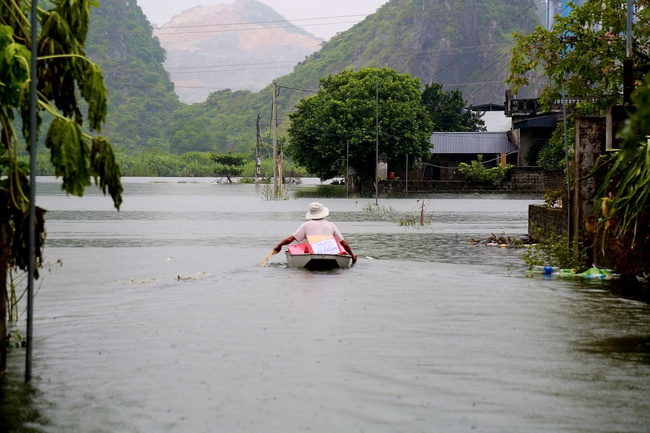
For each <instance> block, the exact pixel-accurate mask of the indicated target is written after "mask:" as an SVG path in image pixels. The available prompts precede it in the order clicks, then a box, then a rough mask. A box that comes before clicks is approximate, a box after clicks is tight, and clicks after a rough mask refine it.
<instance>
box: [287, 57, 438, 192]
mask: <svg viewBox="0 0 650 433" xmlns="http://www.w3.org/2000/svg"><path fill="white" fill-rule="evenodd" d="M296 108H297V111H296V112H294V113H292V114H290V115H289V117H290V119H291V125H290V127H289V129H288V134H289V136H290V140H291V142H290V144H289V145H288V146H287V149H286V151H287V154H288V155H289V156H290V157H291V158H292V159H293V160H294V161H295V162H296V163H297V164H299V165H302V166H304V167H305V168H306V169H307V171H309V172H310V173H312V174H314V175H316V176H318V177H320V178H321V179H331V178H332V177H334V176H336V175H340V174H341V173H343V172H344V168H345V162H346V159H347V161H348V164H349V166H350V167H353V168H354V169H355V170H356V173H357V175H358V176H359V178H360V185H362V184H363V183H364V181H368V180H370V179H372V178H374V176H375V170H376V147H377V142H378V148H379V154H380V155H382V156H385V157H387V158H388V159H389V160H390V161H391V164H394V166H395V167H396V168H400V167H404V166H405V165H406V164H405V160H406V159H407V158H406V156H407V155H408V161H409V166H410V167H412V166H413V165H414V164H415V162H416V161H417V160H418V159H421V158H425V157H428V155H429V152H430V147H431V143H430V140H431V134H432V133H433V124H432V122H431V119H430V118H429V116H428V114H427V112H426V110H425V108H424V106H423V105H422V93H421V92H420V81H419V80H418V79H417V78H412V77H410V76H409V75H406V74H398V73H397V72H395V71H393V70H390V69H386V68H384V69H374V68H362V69H360V70H358V71H356V72H355V71H353V70H351V69H348V70H344V71H342V72H340V73H339V74H337V75H329V76H327V77H325V78H322V79H321V80H320V84H319V90H318V92H317V93H316V95H314V96H311V97H308V98H305V99H302V100H301V101H300V102H299V103H298V105H297V107H296ZM377 123H378V124H377ZM348 143H349V145H348Z"/></svg>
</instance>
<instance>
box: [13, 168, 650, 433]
mask: <svg viewBox="0 0 650 433" xmlns="http://www.w3.org/2000/svg"><path fill="white" fill-rule="evenodd" d="M48 188H49V189H48ZM39 191H41V193H42V195H41V196H40V201H41V202H40V203H39V204H40V205H42V206H43V207H45V208H47V209H48V210H49V212H48V214H47V216H48V221H47V230H48V245H47V247H46V251H45V254H46V259H47V260H50V261H54V260H57V259H61V260H62V262H63V264H64V265H63V267H60V268H59V267H57V268H55V269H52V271H51V272H47V273H45V275H44V279H43V287H42V289H41V290H40V292H39V294H38V296H37V300H36V312H37V318H36V323H35V348H36V353H35V366H34V367H35V379H34V380H33V384H32V386H33V387H34V390H35V392H29V391H25V392H23V397H20V396H21V391H20V390H18V391H15V390H14V389H13V388H11V387H6V386H5V388H4V389H5V396H6V395H9V394H10V393H11V394H13V393H15V395H17V396H18V400H13V401H10V400H9V399H7V398H6V397H5V400H4V402H5V403H4V408H9V411H11V410H12V408H14V409H15V407H14V406H15V405H16V404H20V405H23V404H24V406H25V408H26V409H27V412H24V413H26V414H28V415H27V416H26V417H24V418H23V419H24V420H30V419H31V420H32V421H33V422H35V423H36V424H29V423H28V424H24V425H26V427H21V428H26V429H27V428H36V426H37V425H39V424H40V425H42V426H43V428H42V430H45V431H48V432H53V433H59V432H68V431H84V432H85V431H94V432H99V433H103V432H107V433H108V432H115V431H121V432H151V431H156V432H159V431H173V432H189V431H192V432H212V431H237V432H259V431H264V432H287V431H299V430H310V431H315V432H329V431H372V432H380V433H381V432H395V431H444V432H452V433H453V432H467V431H471V430H476V431H484V432H506V433H508V432H513V433H514V432H521V431H526V432H540V433H542V432H544V433H546V432H549V431H563V432H584V431H589V432H611V431H626V432H646V431H647V430H648V429H647V426H648V425H650V403H649V402H648V400H647V398H646V396H647V393H648V391H650V365H648V341H650V320H649V319H648V317H650V307H649V306H648V304H647V303H643V302H638V301H636V300H630V299H625V298H622V297H620V296H617V295H616V293H614V292H612V290H611V284H612V282H609V281H583V280H576V279H573V280H559V279H543V278H541V277H540V278H525V277H524V276H523V270H524V268H525V265H524V264H523V262H522V261H521V253H522V250H520V249H516V248H488V247H484V246H478V247H477V246H473V245H472V244H470V243H469V242H468V240H469V239H470V238H480V237H488V236H490V235H491V234H496V235H499V234H501V233H502V232H505V233H506V235H510V236H513V237H516V236H522V235H524V234H525V233H526V231H527V221H526V218H527V213H526V212H527V206H528V204H529V203H531V200H529V199H520V198H513V197H503V196H492V197H489V198H484V197H480V198H478V197H474V196H472V197H450V196H431V197H426V198H425V209H426V211H425V217H426V218H428V219H427V223H426V224H423V225H422V226H420V225H418V224H415V225H403V224H400V220H408V219H411V220H412V219H415V220H416V221H417V220H418V218H419V216H420V210H421V209H422V207H421V205H422V202H421V201H418V199H403V200H397V199H392V200H381V201H380V207H379V208H376V207H375V206H374V205H373V203H372V200H363V199H350V200H345V199H327V201H326V205H327V206H328V207H329V208H330V210H331V218H330V219H331V220H332V221H334V222H336V223H337V225H338V226H339V228H340V229H341V231H342V232H343V234H344V235H345V237H346V238H347V239H348V241H349V242H350V244H351V245H352V246H353V248H354V250H355V252H356V253H358V254H359V255H360V256H361V258H360V259H359V262H358V263H357V264H356V265H355V266H354V267H353V268H352V269H346V270H339V271H333V272H305V271H303V270H299V269H291V268H287V267H286V263H285V261H284V258H283V256H282V255H277V256H274V258H273V259H272V261H271V263H270V266H268V267H264V268H261V267H259V263H260V261H261V260H262V259H263V258H264V257H265V256H266V255H267V254H268V253H269V251H270V249H271V248H272V247H273V246H274V245H276V244H277V242H278V241H279V240H280V239H282V238H284V237H286V236H287V235H288V234H289V233H291V232H292V231H293V230H294V229H295V228H296V227H297V225H298V224H299V223H301V222H302V221H303V219H304V212H305V209H306V208H307V204H308V203H309V202H310V201H311V200H312V198H295V197H293V196H292V197H291V198H290V199H289V200H282V201H267V200H264V199H263V198H261V190H260V189H258V188H256V187H255V186H254V185H245V186H244V185H233V186H232V188H231V186H226V185H211V184H210V183H208V182H205V183H201V182H198V183H174V182H172V181H166V182H162V183H147V182H144V181H143V180H138V181H134V182H127V183H126V184H125V191H127V193H126V196H125V202H124V207H123V210H122V211H121V212H120V213H116V212H114V211H112V210H111V208H110V204H109V203H107V202H108V200H107V199H105V198H103V197H101V195H100V194H94V195H93V194H89V196H88V197H85V198H84V199H83V200H81V201H80V200H76V199H74V198H69V197H65V196H64V195H62V194H61V193H60V192H58V191H57V190H56V189H55V188H54V187H53V186H52V185H48V184H45V185H43V186H42V187H41V189H39ZM323 201H324V202H325V200H323ZM179 276H182V277H183V278H178V277H179ZM16 353H19V352H16ZM21 370H22V368H21V366H20V365H19V364H14V365H13V366H12V372H11V374H12V375H14V376H12V377H19V376H20V374H21ZM2 410H5V409H2ZM5 413H9V412H5ZM39 413H40V414H41V415H40V416H38V414H39ZM29 414H33V415H34V418H33V419H32V418H30V417H31V416H32V415H29ZM18 422H19V423H22V422H23V421H20V420H19V421H18ZM16 431H21V430H16ZM22 431H30V430H22Z"/></svg>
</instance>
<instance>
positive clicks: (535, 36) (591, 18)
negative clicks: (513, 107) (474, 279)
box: [507, 0, 650, 276]
mask: <svg viewBox="0 0 650 433" xmlns="http://www.w3.org/2000/svg"><path fill="white" fill-rule="evenodd" d="M634 3H635V16H634V19H633V29H632V30H633V31H632V34H633V40H632V48H633V49H632V59H633V63H634V65H635V69H634V79H635V82H636V83H637V84H641V83H645V84H643V85H642V86H639V87H637V88H636V90H635V92H634V93H633V94H632V101H633V103H634V105H635V107H636V112H634V110H631V111H630V112H629V113H628V114H629V118H628V120H627V121H626V123H625V127H624V128H623V131H622V132H621V138H622V139H623V140H622V145H621V149H620V151H618V152H615V153H613V154H612V155H611V156H610V155H605V156H604V158H602V159H601V160H600V161H599V164H598V166H597V169H596V171H595V172H594V174H598V175H602V181H601V182H600V184H599V189H598V190H597V191H596V194H595V197H594V205H595V206H594V209H595V212H594V215H592V216H590V217H589V218H588V221H587V228H588V230H591V231H595V234H596V236H597V238H599V239H600V245H601V246H602V247H604V245H605V243H607V244H608V247H609V248H610V252H611V253H612V256H613V257H615V258H616V260H617V262H618V264H623V266H624V268H623V269H622V271H623V273H625V274H627V276H630V272H634V271H635V270H634V269H631V267H632V266H630V265H634V264H640V267H637V269H636V271H639V270H645V271H647V270H648V263H650V260H649V256H650V233H649V231H648V225H649V223H650V163H649V161H650V143H648V137H649V136H650V122H649V121H648V118H649V117H648V116H650V110H649V109H648V107H650V81H649V80H650V78H648V70H649V67H650V66H649V60H650V9H649V6H650V4H649V3H650V2H649V1H648V0H635V2H634ZM626 18H627V2H626V0H608V1H606V2H602V1H600V0H598V1H594V0H589V1H587V2H585V3H583V4H582V5H581V6H577V7H574V9H573V10H572V12H571V13H570V14H569V15H568V16H567V17H565V18H561V17H558V18H557V19H556V23H555V25H554V27H553V29H552V30H550V31H549V30H546V29H543V28H541V27H538V28H536V29H535V31H534V32H533V33H531V34H529V35H516V39H517V44H516V46H515V48H514V50H513V56H512V60H511V64H510V76H509V78H508V80H507V82H508V83H510V84H512V85H513V86H514V87H513V91H515V93H516V92H517V91H518V90H519V89H521V88H523V87H524V86H528V85H530V84H531V83H532V77H533V76H534V75H535V74H536V73H537V72H541V73H542V76H545V77H548V78H546V80H547V83H546V84H545V86H544V88H543V90H542V92H541V94H540V102H541V105H542V109H550V108H551V107H552V105H553V103H554V101H556V100H559V99H561V96H562V89H564V90H565V91H566V95H567V97H568V99H569V100H573V101H576V102H575V103H574V104H570V108H571V111H572V112H573V116H584V115H602V114H604V113H605V110H606V109H607V107H609V106H611V105H617V104H621V103H622V102H623V101H622V96H623V75H624V74H623V64H624V59H625V58H626V54H627V53H626V24H627V19H626ZM624 262H628V263H624ZM632 276H633V275H632Z"/></svg>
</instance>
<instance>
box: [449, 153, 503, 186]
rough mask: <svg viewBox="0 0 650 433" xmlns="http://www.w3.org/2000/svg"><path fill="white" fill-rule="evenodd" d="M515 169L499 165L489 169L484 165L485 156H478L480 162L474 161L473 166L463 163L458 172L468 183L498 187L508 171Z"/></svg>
mask: <svg viewBox="0 0 650 433" xmlns="http://www.w3.org/2000/svg"><path fill="white" fill-rule="evenodd" d="M511 168H513V166H512V165H511V164H507V165H506V166H505V167H502V166H500V165H497V166H496V167H492V168H487V167H485V165H483V155H478V160H476V161H472V162H471V164H466V163H464V162H461V163H460V164H459V168H458V171H459V172H460V173H461V174H462V175H463V176H464V177H465V180H467V181H468V182H475V183H478V184H481V185H489V186H492V187H495V188H496V187H498V186H499V185H501V182H503V179H505V178H506V173H507V172H508V170H510V169H511Z"/></svg>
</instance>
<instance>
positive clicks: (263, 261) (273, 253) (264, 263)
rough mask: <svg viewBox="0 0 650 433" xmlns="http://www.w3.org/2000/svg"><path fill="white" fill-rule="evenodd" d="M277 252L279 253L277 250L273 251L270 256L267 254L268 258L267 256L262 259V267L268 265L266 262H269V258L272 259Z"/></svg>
mask: <svg viewBox="0 0 650 433" xmlns="http://www.w3.org/2000/svg"><path fill="white" fill-rule="evenodd" d="M276 254H277V253H276V252H275V250H273V251H271V253H270V254H269V255H268V256H266V258H265V259H264V260H262V263H260V267H264V266H266V262H268V261H269V259H270V258H271V257H273V256H274V255H276Z"/></svg>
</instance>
